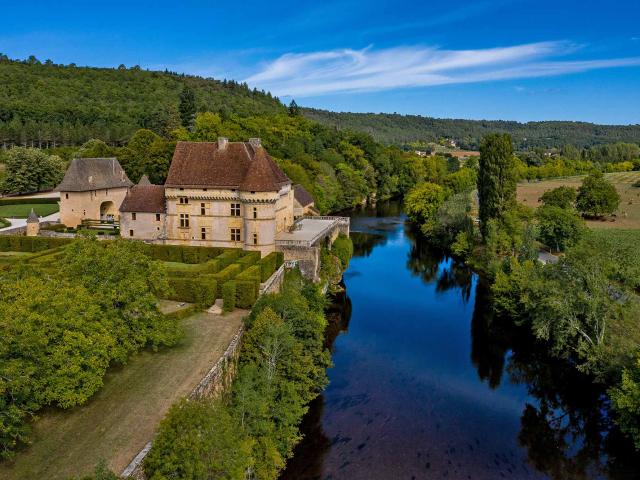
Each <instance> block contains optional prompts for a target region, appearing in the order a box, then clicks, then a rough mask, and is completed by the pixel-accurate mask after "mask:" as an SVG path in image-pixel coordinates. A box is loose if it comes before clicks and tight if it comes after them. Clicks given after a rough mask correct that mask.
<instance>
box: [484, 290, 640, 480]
mask: <svg viewBox="0 0 640 480" xmlns="http://www.w3.org/2000/svg"><path fill="white" fill-rule="evenodd" d="M471 334H472V351H471V352H472V353H471V360H472V362H473V364H474V365H475V366H476V369H477V371H478V375H479V377H480V379H481V380H483V381H486V382H487V384H488V385H489V386H490V387H491V388H493V389H495V388H498V387H499V386H500V383H501V381H502V377H503V375H505V379H504V381H508V382H509V383H515V384H522V385H525V386H526V387H527V390H528V393H529V395H530V396H531V397H532V399H533V401H531V402H528V403H527V404H526V406H525V408H524V411H523V412H522V416H521V419H520V422H521V428H520V434H519V436H518V440H519V442H520V444H521V445H522V446H523V447H525V448H526V449H527V453H528V459H529V462H530V463H531V465H532V466H534V467H535V468H536V469H537V470H538V471H540V472H544V473H546V474H547V475H549V476H550V477H551V478H553V479H554V480H579V479H591V478H602V477H606V478H611V479H632V478H637V462H638V461H639V458H638V455H637V454H636V453H635V451H634V450H633V448H632V445H631V442H630V441H629V440H628V439H626V438H623V437H622V435H621V433H620V432H619V430H618V429H617V428H616V426H615V425H614V424H613V422H612V420H611V418H610V416H609V404H608V401H607V397H606V395H605V393H606V392H605V389H604V388H603V387H600V386H598V385H595V384H594V383H593V381H592V379H591V378H590V377H589V376H588V375H585V374H582V373H580V372H578V371H577V370H576V369H575V368H574V367H573V366H572V365H570V364H568V363H567V362H566V361H563V360H560V359H557V358H553V357H551V356H550V355H549V353H548V351H547V349H546V348H545V345H544V344H542V343H541V342H539V341H537V340H536V339H535V338H533V336H532V335H531V334H530V332H529V331H528V330H526V328H525V327H518V326H517V325H515V324H514V322H513V321H512V320H510V319H505V318H497V317H496V316H494V315H493V313H492V310H491V299H490V290H489V287H488V285H487V282H485V281H482V280H481V281H479V283H478V286H477V288H476V298H475V307H474V314H473V319H472V325H471Z"/></svg>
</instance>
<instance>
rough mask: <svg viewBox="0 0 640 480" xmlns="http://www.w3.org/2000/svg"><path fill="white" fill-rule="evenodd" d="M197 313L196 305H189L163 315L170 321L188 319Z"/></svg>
mask: <svg viewBox="0 0 640 480" xmlns="http://www.w3.org/2000/svg"><path fill="white" fill-rule="evenodd" d="M197 311H198V305H189V306H188V307H187V308H181V309H180V310H177V311H175V312H171V313H167V314H165V318H170V319H171V320H175V321H178V320H182V319H183V318H187V317H190V316H191V315H193V314H194V313H196V312H197Z"/></svg>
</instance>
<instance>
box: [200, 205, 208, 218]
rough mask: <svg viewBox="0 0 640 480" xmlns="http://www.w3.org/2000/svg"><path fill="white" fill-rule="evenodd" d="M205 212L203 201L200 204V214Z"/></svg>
mask: <svg viewBox="0 0 640 480" xmlns="http://www.w3.org/2000/svg"><path fill="white" fill-rule="evenodd" d="M206 214H207V209H206V207H205V204H204V203H201V204H200V215H206Z"/></svg>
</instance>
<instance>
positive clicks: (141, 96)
mask: <svg viewBox="0 0 640 480" xmlns="http://www.w3.org/2000/svg"><path fill="white" fill-rule="evenodd" d="M0 85H2V88H1V89H0V145H3V146H5V147H7V146H11V145H22V146H31V147H34V146H35V147H49V146H60V145H80V144H82V143H84V142H85V141H87V140H89V139H91V138H99V139H101V140H104V141H105V142H106V143H108V144H109V145H122V144H124V143H125V142H126V140H128V139H129V137H131V135H132V134H133V133H134V132H135V131H136V130H138V129H140V128H148V129H150V130H152V131H154V132H155V133H158V134H160V135H165V134H167V133H169V132H170V131H171V130H173V129H174V128H176V127H179V126H180V125H181V123H182V121H181V120H182V118H181V117H182V114H183V112H182V111H181V110H180V108H181V103H185V102H184V101H183V100H182V99H181V96H182V94H183V92H184V91H185V87H186V88H187V89H188V91H189V92H190V93H191V94H192V95H193V103H194V107H195V110H196V111H210V112H216V113H218V114H220V115H221V116H222V117H223V118H225V117H226V116H228V115H230V114H231V113H233V114H235V115H239V116H247V115H262V114H275V113H282V112H284V111H285V107H284V106H283V105H282V104H281V103H280V101H279V100H278V99H277V98H273V97H272V96H271V94H269V93H265V92H260V91H257V90H251V89H249V87H248V86H247V85H246V84H241V83H238V82H235V81H232V80H231V81H227V80H223V81H219V80H213V79H208V78H201V77H196V76H187V75H180V74H177V73H172V72H168V71H165V72H152V71H146V70H142V69H141V68H140V67H136V66H134V67H132V68H126V67H125V66H124V65H121V66H120V67H118V68H90V67H77V66H75V65H74V64H71V65H57V64H54V63H52V62H51V61H49V60H47V61H46V62H44V63H42V62H40V61H39V60H37V59H36V58H35V57H30V58H29V59H27V60H25V61H17V60H11V59H9V58H8V57H7V56H6V55H2V54H0ZM194 113H195V112H194Z"/></svg>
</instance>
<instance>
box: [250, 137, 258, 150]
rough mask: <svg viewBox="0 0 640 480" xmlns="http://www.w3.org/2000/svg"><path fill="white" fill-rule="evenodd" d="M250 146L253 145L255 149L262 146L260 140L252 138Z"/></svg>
mask: <svg viewBox="0 0 640 480" xmlns="http://www.w3.org/2000/svg"><path fill="white" fill-rule="evenodd" d="M249 145H251V146H252V147H253V148H254V149H255V148H258V147H260V146H261V144H260V139H259V138H250V139H249Z"/></svg>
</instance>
